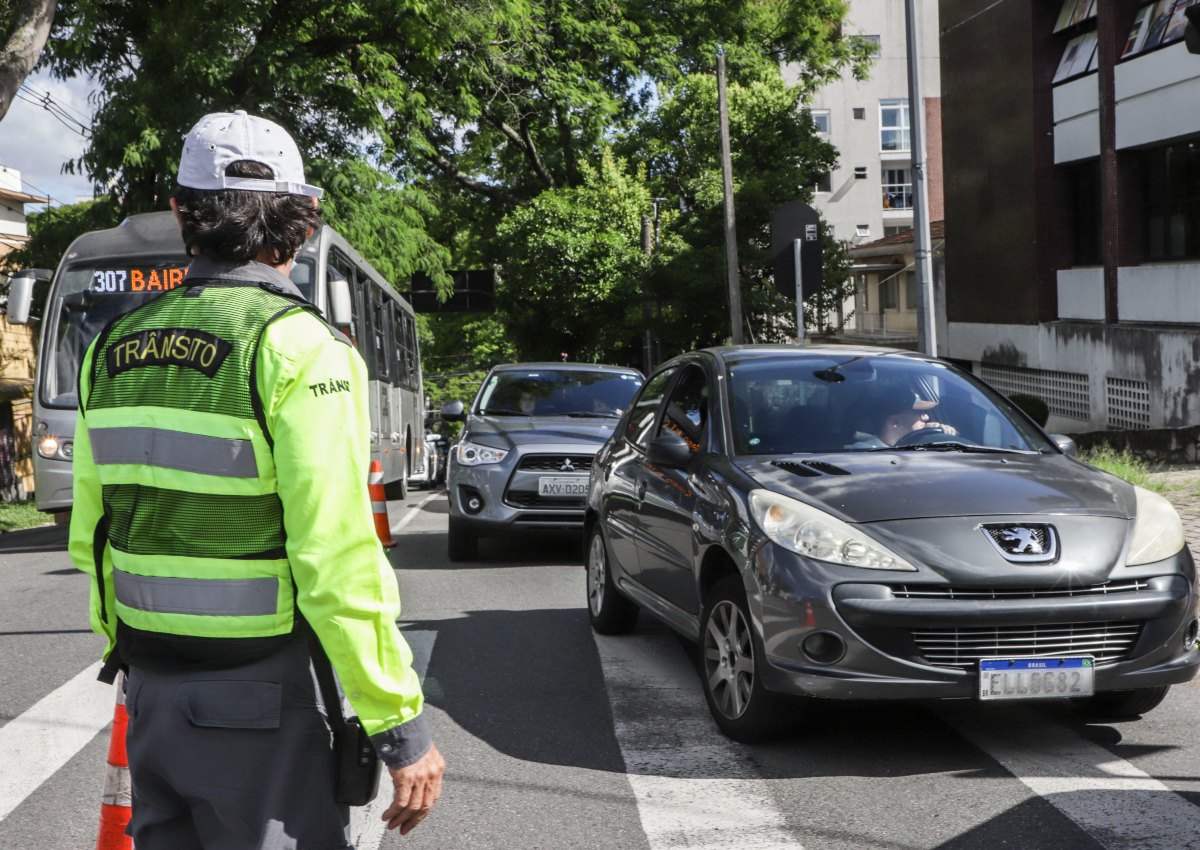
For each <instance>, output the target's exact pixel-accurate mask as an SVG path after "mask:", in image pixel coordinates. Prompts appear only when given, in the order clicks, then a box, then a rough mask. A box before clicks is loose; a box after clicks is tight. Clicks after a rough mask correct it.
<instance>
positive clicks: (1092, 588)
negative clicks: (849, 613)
mask: <svg viewBox="0 0 1200 850" xmlns="http://www.w3.org/2000/svg"><path fill="white" fill-rule="evenodd" d="M1149 587H1150V583H1149V582H1147V581H1141V580H1139V579H1131V580H1128V581H1110V582H1107V583H1105V584H1093V585H1088V586H1085V587H947V586H943V585H919V584H901V585H897V586H895V587H893V588H892V595H893V596H895V597H896V598H897V599H1052V598H1061V597H1067V596H1108V595H1110V594H1117V593H1139V592H1141V591H1143V590H1146V589H1147V588H1149Z"/></svg>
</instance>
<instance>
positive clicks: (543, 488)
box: [538, 475, 588, 497]
mask: <svg viewBox="0 0 1200 850" xmlns="http://www.w3.org/2000/svg"><path fill="white" fill-rule="evenodd" d="M587 488H588V480H587V479H586V478H580V477H579V476H578V475H573V476H571V477H569V478H568V477H562V478H559V477H553V478H551V477H546V476H543V477H542V478H539V479H538V495H539V496H567V497H573V496H586V495H587Z"/></svg>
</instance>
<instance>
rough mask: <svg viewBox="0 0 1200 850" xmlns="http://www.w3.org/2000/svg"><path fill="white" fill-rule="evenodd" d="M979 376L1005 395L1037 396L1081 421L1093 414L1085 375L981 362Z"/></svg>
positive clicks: (1054, 409)
mask: <svg viewBox="0 0 1200 850" xmlns="http://www.w3.org/2000/svg"><path fill="white" fill-rule="evenodd" d="M979 377H981V378H983V379H984V380H985V381H987V382H988V383H989V384H991V385H992V386H993V387H995V388H996V389H998V390H999V391H1000V392H1002V393H1004V394H1005V395H1013V394H1014V393H1028V394H1029V395H1035V396H1037V397H1038V398H1040V399H1042V400H1043V401H1045V402H1046V404H1047V406H1049V408H1050V412H1051V413H1053V414H1054V415H1055V416H1064V417H1066V418H1067V419H1078V420H1080V421H1081V422H1088V421H1090V420H1091V418H1092V397H1091V392H1090V390H1089V388H1088V376H1087V375H1081V374H1079V373H1077V372H1054V371H1051V370H1049V369H1022V368H1020V367H1017V366H994V365H991V364H987V363H984V364H982V365H981V366H980V367H979Z"/></svg>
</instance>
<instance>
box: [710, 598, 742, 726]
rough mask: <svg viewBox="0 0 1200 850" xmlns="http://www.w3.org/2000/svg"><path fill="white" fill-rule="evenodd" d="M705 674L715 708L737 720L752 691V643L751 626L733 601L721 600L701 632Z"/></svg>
mask: <svg viewBox="0 0 1200 850" xmlns="http://www.w3.org/2000/svg"><path fill="white" fill-rule="evenodd" d="M704 675H705V677H706V679H707V682H708V689H709V692H710V693H711V694H712V697H713V702H714V703H715V704H716V706H717V708H718V709H719V710H720V711H721V713H722V714H724V715H725V716H726V717H729V718H738V717H741V716H742V714H743V713H744V712H745V711H746V707H747V706H748V705H749V704H750V694H751V693H752V691H753V690H754V644H753V642H752V641H751V638H750V624H749V623H747V622H746V618H745V617H744V616H743V615H742V612H741V609H739V608H738V606H737V605H735V604H734V603H733V602H731V601H729V600H727V599H724V600H721V601H720V602H719V603H718V604H717V606H716V607H715V608H714V609H713V611H712V614H711V615H710V616H709V618H708V628H707V629H706V630H705V633H704Z"/></svg>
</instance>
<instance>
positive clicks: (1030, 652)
mask: <svg viewBox="0 0 1200 850" xmlns="http://www.w3.org/2000/svg"><path fill="white" fill-rule="evenodd" d="M1141 631H1142V624H1141V623H1129V622H1116V621H1114V622H1105V623H1064V624H1057V625H1038V626H986V627H981V628H944V629H919V630H918V629H914V630H913V633H912V636H913V640H914V641H915V642H916V644H917V647H918V648H919V649H920V652H921V656H922V657H923V658H924V659H925V661H926V662H927V663H929V664H932V665H934V666H936V667H953V668H958V669H962V670H970V669H974V668H975V667H976V666H977V665H978V663H979V660H980V659H982V658H1058V657H1066V656H1081V655H1090V656H1092V657H1093V658H1095V659H1096V666H1097V667H1106V666H1108V665H1111V664H1116V663H1117V662H1119V661H1124V660H1125V659H1127V658H1128V657H1129V654H1130V652H1132V650H1133V647H1134V644H1136V643H1137V639H1138V636H1139V635H1140V634H1141Z"/></svg>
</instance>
